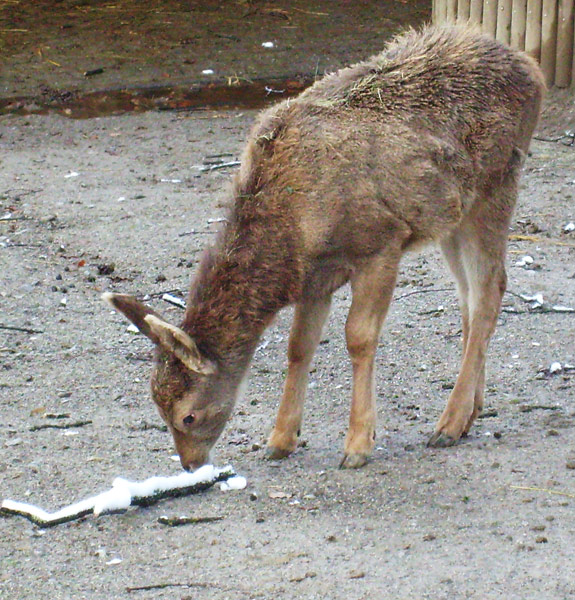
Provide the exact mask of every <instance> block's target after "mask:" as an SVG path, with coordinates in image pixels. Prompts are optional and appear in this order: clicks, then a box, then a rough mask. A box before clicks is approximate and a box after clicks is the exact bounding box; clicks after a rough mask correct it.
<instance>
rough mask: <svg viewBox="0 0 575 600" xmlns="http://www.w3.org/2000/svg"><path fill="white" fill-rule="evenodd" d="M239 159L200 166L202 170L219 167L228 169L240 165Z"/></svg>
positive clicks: (214, 169) (212, 169) (213, 169)
mask: <svg viewBox="0 0 575 600" xmlns="http://www.w3.org/2000/svg"><path fill="white" fill-rule="evenodd" d="M240 164H241V163H240V161H239V160H231V161H230V162H224V163H220V164H218V165H206V166H205V167H200V171H202V172H205V171H216V170H217V169H227V168H228V167H237V166H238V165H240Z"/></svg>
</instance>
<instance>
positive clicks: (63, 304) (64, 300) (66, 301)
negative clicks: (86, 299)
mask: <svg viewBox="0 0 575 600" xmlns="http://www.w3.org/2000/svg"><path fill="white" fill-rule="evenodd" d="M60 304H61V305H62V306H66V304H68V300H67V299H66V298H62V300H60Z"/></svg>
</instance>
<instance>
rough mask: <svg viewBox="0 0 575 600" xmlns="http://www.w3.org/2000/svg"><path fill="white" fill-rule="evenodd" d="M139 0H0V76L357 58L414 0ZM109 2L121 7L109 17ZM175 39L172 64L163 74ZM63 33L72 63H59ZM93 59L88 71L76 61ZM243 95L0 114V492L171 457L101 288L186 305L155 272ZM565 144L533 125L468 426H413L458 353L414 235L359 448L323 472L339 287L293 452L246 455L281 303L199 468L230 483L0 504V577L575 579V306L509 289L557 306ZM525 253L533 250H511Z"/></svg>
mask: <svg viewBox="0 0 575 600" xmlns="http://www.w3.org/2000/svg"><path fill="white" fill-rule="evenodd" d="M33 4H34V5H35V6H37V7H38V10H39V11H42V12H40V14H41V15H42V17H43V18H42V19H41V20H42V25H41V26H35V22H34V21H33V16H34V15H32V10H31V8H30V7H31V6H32V5H33ZM141 4H143V3H141ZM145 4H146V6H147V7H148V9H147V10H146V11H144V10H136V8H137V5H139V3H135V2H132V3H128V2H126V3H124V2H116V3H114V4H112V3H94V2H71V1H63V2H58V3H56V2H54V3H48V2H37V3H24V2H18V1H13V2H9V1H4V2H0V7H1V8H2V9H3V11H4V12H3V13H2V18H3V22H2V27H3V28H5V29H24V30H28V33H29V35H28V36H27V37H26V35H25V33H24V32H11V33H10V36H6V35H5V37H4V50H3V51H5V52H6V54H5V56H6V57H7V63H8V69H5V70H4V71H3V72H2V97H3V98H14V97H16V96H22V97H28V98H30V97H38V96H42V93H43V92H42V89H43V88H42V86H47V88H49V89H50V90H60V91H62V90H81V91H84V92H86V91H93V90H96V89H105V88H114V87H118V85H119V84H120V83H121V82H127V83H128V84H129V85H149V84H152V83H153V84H156V83H158V82H162V79H161V78H162V77H163V75H162V74H163V73H164V72H167V73H169V74H170V76H169V77H167V78H165V79H166V80H167V83H169V84H170V85H172V84H173V85H181V84H184V83H194V84H197V83H201V81H202V77H201V72H200V73H198V69H200V67H201V69H203V68H204V67H205V68H213V69H214V70H215V71H216V73H218V74H219V73H222V74H224V77H225V76H228V75H231V74H236V75H238V76H241V77H252V76H256V75H257V76H261V75H262V74H263V75H265V76H268V75H270V76H271V75H274V76H286V75H288V76H293V75H294V74H297V73H301V74H303V75H310V74H311V75H313V74H315V72H316V70H318V72H320V73H321V72H323V71H324V70H326V69H329V68H332V67H336V66H338V65H340V64H344V63H345V62H350V61H353V60H356V59H359V58H361V57H363V56H366V55H368V54H371V53H372V52H374V51H376V50H378V49H379V48H380V47H381V45H382V43H383V38H384V37H385V36H384V35H382V34H381V31H383V30H386V34H387V33H388V32H390V31H392V30H394V29H395V28H397V26H399V24H400V22H404V23H405V22H413V23H416V22H418V21H420V20H421V19H423V18H425V14H426V13H425V10H426V9H425V5H423V6H421V5H420V6H417V5H413V4H409V3H403V2H395V3H393V4H392V5H391V4H385V5H383V4H380V3H375V2H373V3H368V2H362V3H350V2H343V1H341V2H335V1H334V2H315V3H313V2H274V3H272V2H261V3H249V2H228V3H225V2H220V3H199V2H197V3H194V2H186V3H184V2H163V3H160V2H149V3H145ZM114 7H116V8H114ZM159 7H164V8H165V9H166V12H164V11H162V12H161V13H160V12H158V11H159ZM120 8H125V9H126V11H127V12H126V15H124V16H123V17H122V18H119V19H117V20H115V21H113V20H112V21H110V20H106V19H111V17H110V15H111V14H114V15H117V14H118V12H117V11H119V10H120ZM130 8H131V10H132V13H130V12H129V9H130ZM184 10H187V11H188V12H189V13H190V14H191V17H187V21H186V22H187V29H186V26H184V25H183V19H182V18H181V13H182V11H184ZM273 10H275V11H276V12H275V13H274V12H272V11H273ZM114 11H116V12H114ZM250 11H255V12H250ZM306 11H307V12H306ZM394 11H397V12H394ZM319 13H328V14H329V17H326V16H322V15H321V14H319ZM167 14H170V15H172V16H170V17H167V16H166V15H167ZM58 15H60V16H59V17H58ZM66 15H68V17H67V18H68V20H66V19H64V17H65V16H66ZM70 15H71V16H70ZM224 16H225V19H224ZM72 17H74V18H72ZM37 18H38V14H36V19H37ZM160 18H161V19H163V20H162V23H164V21H165V19H168V18H169V20H170V28H169V30H167V29H161V28H159V25H158V20H159V19H160ZM6 19H12V21H10V23H8V22H7V21H6ZM27 19H28V20H27ZM226 19H227V20H226ZM125 20H128V21H130V23H129V25H125V24H124V21H125ZM112 22H113V23H115V26H116V27H117V29H114V28H113V27H112V25H111V23H112ZM222 23H224V25H225V27H224V25H222ZM68 25H70V26H68ZM98 25H99V27H98ZM220 26H221V29H218V27H220ZM387 26H389V29H388V30H387V29H386V27H387ZM122 28H123V29H122ZM256 29H257V30H256ZM126 30H128V31H133V32H135V34H134V35H132V36H131V37H128V36H127V35H126ZM75 31H78V32H79V33H78V34H77V35H76V34H74V35H76V37H74V35H72V32H75ZM59 32H62V36H60V35H59ZM122 32H124V33H123V34H122ZM158 32H161V33H162V35H159V33H158ZM210 32H211V33H210ZM214 32H216V33H218V34H219V35H233V36H234V37H235V38H237V39H239V40H240V41H235V40H233V39H227V38H222V37H219V36H218V35H216V34H215V33H214ZM222 32H223V33H222ZM64 33H65V35H64ZM140 34H144V35H145V36H146V37H145V38H144V37H142V36H141V35H140ZM17 36H20V37H17ZM188 38H190V39H191V40H192V41H191V42H190V43H189V44H188V43H186V44H183V43H177V40H184V39H188ZM144 40H147V41H144ZM174 40H176V41H174ZM268 40H269V41H274V43H275V44H276V49H278V48H280V47H282V46H283V44H284V43H285V49H283V48H282V49H281V50H278V53H277V55H276V58H275V59H274V60H270V59H269V58H266V56H268V57H269V56H270V55H266V54H265V53H264V51H263V49H262V48H261V45H260V43H261V42H264V41H268ZM286 40H287V41H286ZM114 44H117V46H115V45H114ZM232 46H233V49H232ZM148 47H149V48H150V49H149V51H148ZM36 48H41V49H42V48H43V50H42V53H41V55H40V54H38V52H37V51H36ZM47 48H49V49H50V52H53V53H49V52H48V50H47ZM217 48H221V52H220V53H216V49H217ZM6 49H8V50H6ZM88 50H89V53H88ZM184 50H185V52H186V53H187V54H186V56H188V57H189V60H193V61H194V62H192V63H191V64H187V63H185V64H187V67H186V68H185V69H183V67H181V68H180V67H179V68H180V71H177V69H176V65H177V64H178V60H180V59H181V57H182V56H183V53H184ZM82 52H84V53H85V56H90V57H91V59H90V60H89V61H88V60H86V61H82V60H80V59H81V56H82ZM116 54H118V55H122V56H123V57H124V59H123V60H122V61H121V60H120V59H119V58H114V55H116ZM178 57H179V58H178ZM104 59H105V60H104ZM212 59H213V60H212ZM216 59H217V60H216ZM48 60H51V61H53V62H57V63H59V64H61V65H73V68H69V69H64V68H63V67H61V68H58V67H56V65H52V64H51V63H50V62H48V63H47V64H46V62H47V61H48ZM218 61H219V62H218ZM180 64H181V63H180ZM114 65H115V66H114ZM99 66H104V67H105V70H104V73H102V74H101V75H99V76H94V77H93V78H85V77H84V76H83V75H82V72H83V71H84V70H88V69H91V68H95V67H99ZM52 67H53V69H52ZM172 68H173V69H174V70H173V71H172ZM110 72H112V74H110ZM114 73H115V76H113V74H114ZM100 76H101V77H102V79H101V80H97V79H96V77H100ZM163 83H166V81H164V82H163ZM121 85H123V83H122V84H121ZM82 86H84V87H82ZM555 97H556V98H558V101H557V102H555V103H551V104H549V105H548V108H547V112H546V117H545V119H544V121H543V123H542V127H541V130H540V132H539V136H540V137H545V139H548V137H547V136H550V135H555V136H556V137H559V136H560V135H562V134H563V132H564V130H565V129H568V128H569V127H570V123H571V122H572V117H573V100H572V96H570V95H569V94H568V93H567V92H561V93H560V94H558V95H557V96H553V98H555ZM254 116H255V112H254V111H251V110H221V111H207V110H206V111H194V112H168V111H150V112H142V113H140V114H124V115H121V116H115V117H100V118H94V119H89V120H73V119H67V118H66V117H64V116H62V115H60V114H47V115H34V114H32V115H26V116H22V115H11V114H5V115H3V116H1V117H0V148H1V151H2V152H1V161H2V164H1V171H0V172H1V173H2V175H1V177H0V273H1V276H0V281H1V284H2V285H1V287H0V327H1V328H0V406H1V410H2V419H1V422H0V499H3V498H11V499H14V500H24V501H29V502H32V503H35V504H39V505H40V506H42V507H44V508H48V509H52V508H57V507H60V506H62V505H64V504H68V503H70V502H72V501H75V500H78V499H81V498H83V497H85V496H89V495H92V494H94V493H96V492H99V491H102V490H105V489H107V488H109V486H110V484H111V482H112V480H113V479H114V478H115V477H116V476H120V475H121V476H123V477H127V478H132V479H137V480H141V479H145V478H147V477H149V476H151V475H155V474H163V475H165V474H170V473H176V472H177V471H178V466H177V464H176V463H174V462H172V460H171V457H172V455H173V454H174V450H173V446H172V440H171V436H170V435H169V433H167V432H166V431H165V429H164V428H163V427H162V425H161V421H160V418H159V417H158V415H157V413H156V411H155V409H154V407H153V405H152V402H151V400H150V399H149V391H148V381H147V380H148V376H149V371H150V360H151V348H150V345H149V342H148V340H147V339H146V338H144V337H143V336H141V335H135V334H133V333H130V332H129V331H128V323H127V322H125V321H124V320H123V319H122V318H121V317H120V315H118V314H116V313H112V312H111V311H110V309H109V308H108V307H106V306H105V305H104V304H103V303H102V301H101V300H100V294H101V293H102V292H103V291H106V290H110V291H119V292H126V293H133V294H136V295H139V296H145V295H149V296H151V298H150V300H149V302H150V304H151V305H152V306H154V308H155V309H156V310H158V311H159V312H161V313H163V314H164V315H165V316H166V317H167V318H169V319H170V320H172V321H173V322H178V319H179V318H180V317H181V310H180V309H178V308H176V307H174V306H172V305H170V304H167V303H166V302H164V301H162V300H161V299H160V296H161V293H162V292H166V291H170V292H172V293H173V294H175V295H178V296H184V295H185V292H186V289H187V287H188V284H189V280H190V277H191V275H192V273H193V272H194V268H195V266H196V264H197V260H198V257H199V255H200V253H201V251H202V249H203V248H204V247H205V246H206V245H207V244H209V243H210V241H211V240H212V239H213V235H214V232H215V231H217V228H218V227H219V226H220V223H219V219H221V218H222V217H223V215H224V214H225V205H226V200H227V189H228V185H229V179H230V177H231V174H232V172H233V168H229V169H218V170H213V171H201V170H200V167H201V166H202V165H205V164H206V163H208V162H210V159H208V158H207V157H209V156H213V155H225V156H223V160H234V159H237V158H238V156H239V153H240V151H241V148H242V145H243V143H244V140H245V137H246V135H247V132H248V130H249V127H250V124H251V122H252V121H253V119H254ZM554 139H555V138H554ZM569 141H570V138H569V137H566V138H564V139H562V140H559V141H557V142H550V141H543V140H535V141H534V143H533V146H532V154H531V156H529V158H528V160H527V163H526V167H525V174H524V178H523V180H522V184H521V192H520V198H519V204H518V207H517V210H516V215H515V219H514V221H513V231H512V232H511V233H512V239H511V241H510V252H509V258H508V267H509V268H508V274H509V291H510V293H508V294H507V295H506V297H505V301H504V305H505V306H504V310H503V312H502V314H501V317H500V319H499V324H498V328H497V331H496V333H495V335H494V338H493V341H492V344H491V349H490V356H489V361H488V377H487V390H488V392H487V405H486V410H485V413H484V418H482V419H480V420H479V421H478V422H477V424H476V426H475V427H474V428H473V430H472V433H471V435H470V437H469V438H467V439H466V440H464V441H462V442H461V443H459V444H458V445H457V446H455V447H453V448H450V449H445V450H432V449H427V448H426V447H425V442H426V440H427V437H428V435H429V434H430V433H431V431H432V430H433V425H434V423H435V421H436V420H437V418H438V417H439V415H440V413H441V411H442V409H443V406H444V403H445V401H446V398H447V395H448V394H449V389H450V387H451V385H452V384H453V381H454V378H455V376H456V374H457V369H458V362H459V355H460V348H461V345H460V339H459V336H460V319H459V312H458V308H457V302H456V299H455V293H454V291H453V284H452V282H451V280H450V279H449V277H448V275H447V272H446V269H445V268H444V266H443V264H442V261H441V259H440V257H439V254H438V252H437V251H435V250H434V249H428V250H426V251H425V252H424V253H423V254H419V255H416V254H414V255H410V256H408V257H406V259H405V260H404V262H403V266H402V270H401V275H400V278H399V284H398V288H397V290H396V294H395V296H396V299H395V302H394V303H393V305H392V309H391V311H390V315H389V317H388V320H387V323H386V326H385V330H384V333H383V335H382V338H381V344H380V346H381V347H380V350H379V353H378V358H377V367H378V375H377V387H378V397H379V403H378V406H379V424H378V438H377V447H376V451H375V453H374V456H373V458H372V460H371V461H370V463H369V464H368V465H367V466H366V467H365V468H363V469H361V470H359V471H340V470H338V469H337V466H338V464H339V460H340V458H341V454H342V448H343V440H344V436H345V431H346V425H347V418H348V409H349V396H350V383H351V368H350V366H349V361H348V358H347V355H346V351H345V343H344V339H343V323H344V321H345V317H346V311H347V308H348V307H349V290H348V288H343V289H342V290H340V291H339V292H338V293H337V294H336V299H335V303H334V309H333V313H332V316H331V318H330V321H329V323H328V326H327V328H326V331H325V333H324V337H323V340H322V344H321V345H320V347H319V349H318V353H317V357H316V360H315V364H314V369H313V372H312V374H311V378H310V381H311V385H310V390H309V396H308V402H307V405H306V418H305V424H304V429H303V436H302V440H303V442H302V446H301V447H300V448H299V449H298V451H297V452H296V454H295V455H294V456H293V457H291V458H290V459H288V460H286V461H283V462H280V463H274V462H268V461H265V460H264V449H263V448H264V444H265V439H266V437H267V435H268V433H269V431H270V428H271V425H272V423H273V419H274V416H275V411H276V409H277V405H278V400H279V394H280V390H281V385H282V381H283V376H284V374H285V352H286V344H287V333H288V329H289V322H290V314H291V311H290V310H287V311H285V313H282V314H281V315H280V317H279V318H278V321H277V323H276V324H275V325H274V326H273V327H272V328H271V329H270V330H268V331H267V332H266V334H265V335H264V337H263V338H262V343H261V345H260V347H259V349H258V351H257V352H256V355H255V359H254V363H253V367H252V371H251V377H250V385H249V388H248V390H247V391H246V394H245V396H244V398H242V399H241V400H240V401H239V403H238V405H237V407H236V410H235V414H234V415H233V418H232V419H231V421H230V423H229V425H228V427H227V429H226V431H225V433H224V435H223V436H222V438H221V439H220V441H219V442H218V445H217V462H218V464H220V465H224V464H228V463H230V464H232V465H233V466H234V468H235V469H236V470H237V472H238V473H241V474H242V475H245V476H246V477H247V479H248V487H247V489H246V490H243V491H236V492H228V493H223V492H221V491H219V490H217V489H212V490H210V491H208V492H205V493H203V494H200V495H197V496H192V497H187V498H180V499H173V500H165V501H163V502H161V503H160V504H158V505H155V506H152V507H150V508H146V509H141V508H139V509H134V510H130V511H128V512H127V513H125V514H122V515H110V516H104V517H101V518H99V519H95V518H91V517H88V518H86V519H84V520H82V521H79V522H74V523H69V524H65V525H60V526H57V527H55V528H53V529H48V530H40V529H38V528H37V527H35V526H32V525H31V524H30V523H28V522H27V521H25V520H23V519H19V518H2V519H0V598H2V599H4V598H5V599H7V600H14V599H18V600H23V599H28V598H46V599H48V598H50V599H53V600H58V599H62V600H70V599H74V600H76V599H87V600H109V599H110V598H114V599H116V598H134V599H135V600H140V599H142V600H145V599H152V598H154V599H160V598H169V599H184V598H186V599H188V598H194V599H196V598H197V599H203V598H209V599H214V600H223V599H244V598H245V599H251V598H253V599H264V600H268V599H269V600H271V599H280V598H281V599H282V600H283V599H285V600H291V599H294V600H295V599H310V600H311V599H316V598H317V599H326V598H327V599H333V600H340V599H341V600H343V599H346V600H359V599H365V600H367V599H369V600H372V599H374V598H382V599H387V598H390V599H391V598H394V599H395V598H397V599H402V600H403V599H406V600H407V599H414V600H420V599H424V598H429V599H434V600H438V599H444V598H445V599H447V598H449V599H452V598H457V599H459V598H473V599H477V600H488V599H496V598H505V599H506V600H515V599H516V600H529V599H537V600H542V599H545V600H567V599H571V598H575V573H574V568H573V547H574V545H575V519H574V508H575V402H574V381H575V371H571V370H570V369H568V368H565V369H564V370H563V371H558V372H556V373H550V372H549V368H550V366H551V365H552V363H554V362H559V363H561V365H562V366H565V365H566V364H567V365H569V364H570V365H575V344H574V332H575V326H574V319H575V316H574V314H573V313H564V312H563V313H561V312H542V311H537V310H530V304H529V303H528V302H525V301H524V300H521V299H520V298H519V297H518V296H517V295H516V294H527V295H533V294H536V293H541V294H543V297H544V299H545V301H546V302H549V303H550V305H563V306H566V307H575V261H574V258H575V233H574V232H571V233H569V232H565V231H564V227H565V225H566V224H568V223H569V222H572V221H574V220H575V210H574V197H575V147H573V146H568V145H566V144H567V143H568V142H569ZM526 255H529V256H531V257H532V258H533V263H531V264H527V265H525V266H518V265H517V263H521V259H522V258H523V257H524V256H526ZM10 327H13V328H16V329H9V328H10ZM56 416H60V417H62V418H55V417H56ZM54 425H65V426H66V427H67V428H65V429H58V428H54V427H53V426H54ZM164 514H167V515H169V516H179V515H189V516H196V517H213V516H218V517H223V518H222V520H220V521H216V522H211V523H203V524H196V525H188V526H182V527H178V528H170V527H166V526H164V525H161V524H159V523H158V517H159V516H161V515H164ZM116 559H117V560H116ZM135 588H141V589H135ZM142 588H148V589H142Z"/></svg>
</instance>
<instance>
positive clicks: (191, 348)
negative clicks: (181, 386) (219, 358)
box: [144, 314, 216, 375]
mask: <svg viewBox="0 0 575 600" xmlns="http://www.w3.org/2000/svg"><path fill="white" fill-rule="evenodd" d="M144 321H145V322H146V325H147V326H148V327H149V328H150V331H151V332H152V335H153V336H155V337H156V339H158V343H159V344H160V345H161V346H162V348H164V349H165V350H168V351H169V352H172V353H173V354H174V355H175V356H176V357H177V358H178V359H179V360H181V361H182V363H183V364H184V365H185V366H186V367H188V369H190V370H191V371H194V372H195V373H199V374H200V375H212V374H213V373H215V372H216V365H215V364H214V363H213V362H212V361H211V360H209V359H208V358H206V357H205V356H203V355H202V353H201V352H200V350H199V349H198V346H197V345H196V342H195V341H194V340H193V338H192V337H190V336H189V335H188V334H187V333H186V332H185V331H184V330H182V329H180V328H179V327H175V326H174V325H170V323H166V321H164V320H163V319H161V318H160V317H158V316H156V315H153V314H148V315H147V316H146V317H145V318H144Z"/></svg>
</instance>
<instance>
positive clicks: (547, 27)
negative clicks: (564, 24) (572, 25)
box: [540, 0, 557, 86]
mask: <svg viewBox="0 0 575 600" xmlns="http://www.w3.org/2000/svg"><path fill="white" fill-rule="evenodd" d="M556 53H557V0H543V14H542V18H541V59H540V64H541V70H542V71H543V75H544V76H545V82H546V83H547V85H548V86H551V85H553V82H554V81H555V56H556Z"/></svg>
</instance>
